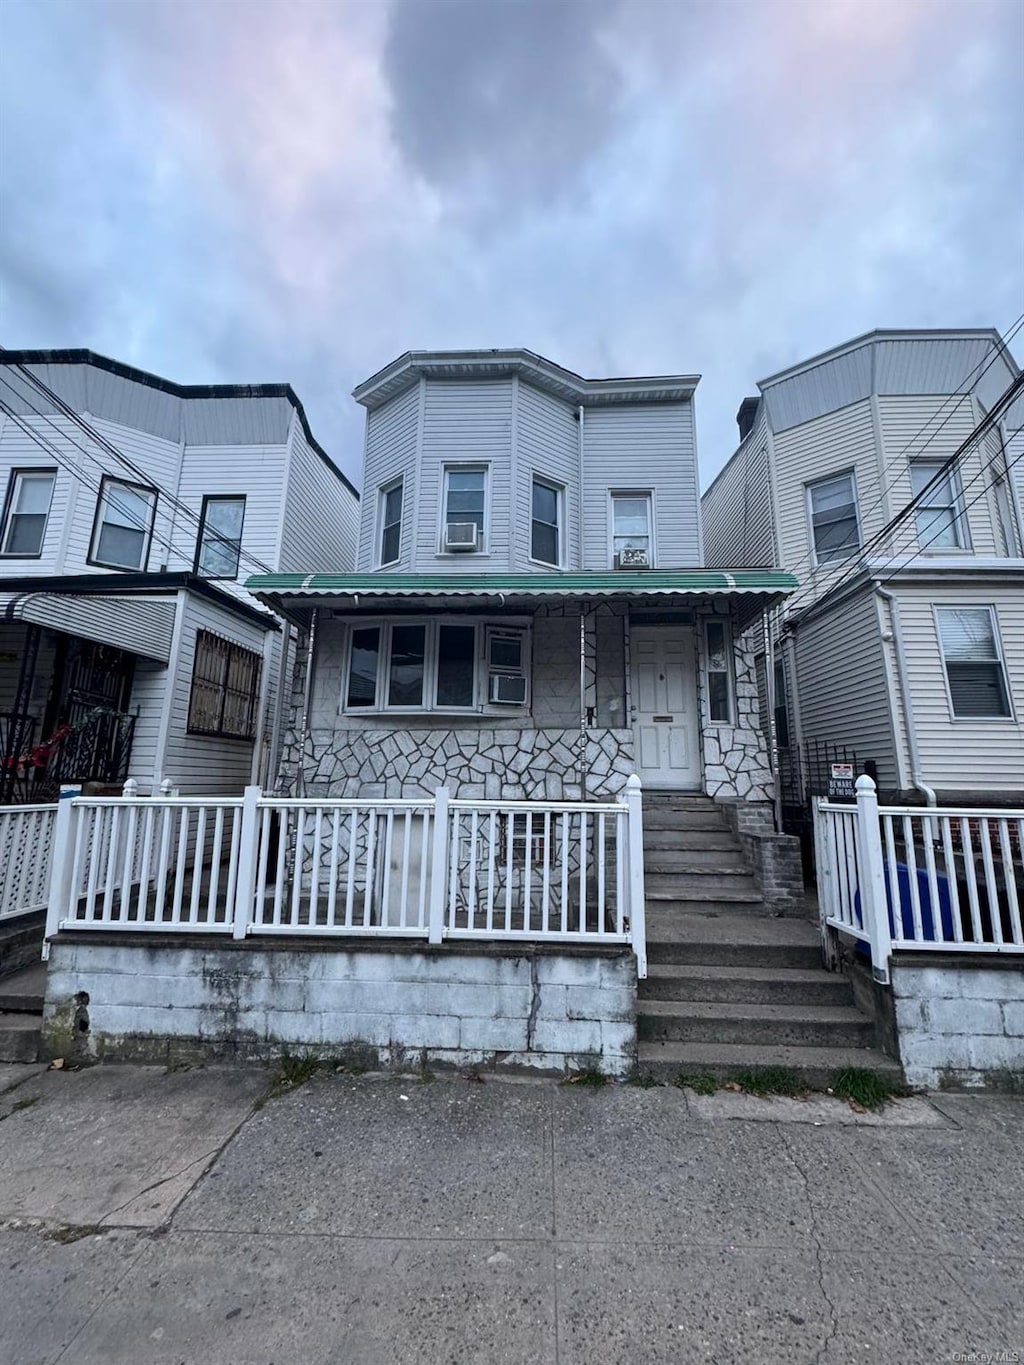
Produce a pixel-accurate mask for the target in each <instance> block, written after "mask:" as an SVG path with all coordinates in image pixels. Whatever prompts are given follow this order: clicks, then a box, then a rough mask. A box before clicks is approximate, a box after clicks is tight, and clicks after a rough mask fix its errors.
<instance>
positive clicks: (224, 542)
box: [196, 497, 245, 578]
mask: <svg viewBox="0 0 1024 1365" xmlns="http://www.w3.org/2000/svg"><path fill="white" fill-rule="evenodd" d="M244 519H245V498H244V497H237V498H229V497H209V498H204V499H203V515H202V520H201V522H200V526H199V545H198V548H197V550H196V573H197V574H199V575H200V576H201V577H202V578H237V576H238V561H239V558H240V557H241V553H242V522H243V520H244Z"/></svg>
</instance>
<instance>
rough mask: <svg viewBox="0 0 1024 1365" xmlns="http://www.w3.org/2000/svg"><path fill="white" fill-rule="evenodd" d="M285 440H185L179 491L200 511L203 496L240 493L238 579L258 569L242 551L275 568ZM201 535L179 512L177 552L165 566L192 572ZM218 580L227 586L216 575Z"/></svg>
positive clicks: (225, 585)
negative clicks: (261, 443) (215, 443)
mask: <svg viewBox="0 0 1024 1365" xmlns="http://www.w3.org/2000/svg"><path fill="white" fill-rule="evenodd" d="M286 470H287V450H286V448H285V446H283V445H278V446H243V445H235V446H192V445H190V446H186V448H185V458H184V460H183V461H182V467H181V484H180V486H179V493H178V497H179V498H180V500H181V501H182V502H183V503H184V504H185V506H186V507H187V508H188V509H189V511H191V512H193V513H194V514H195V516H196V517H197V518H198V517H201V516H202V511H203V498H204V497H232V496H234V497H244V498H245V518H244V520H243V522H242V550H243V551H244V554H243V557H242V560H241V563H240V564H239V568H238V577H239V580H240V581H242V582H244V581H245V579H246V578H248V577H249V576H250V575H251V574H256V573H262V572H264V570H262V569H260V568H259V567H258V566H257V565H256V564H254V563H253V562H252V560H250V559H247V558H246V557H245V556H246V555H252V556H253V557H254V558H255V559H258V560H260V561H261V562H262V563H264V564H266V565H267V566H268V568H271V569H273V568H274V567H275V566H276V565H277V564H278V555H279V551H280V539H281V502H282V499H283V497H284V493H285V479H286ZM198 540H199V525H198V522H197V521H195V520H193V519H192V518H191V517H188V516H186V515H185V514H184V513H181V512H179V513H178V516H177V521H176V525H175V534H174V543H175V548H176V549H177V550H178V551H179V553H178V554H177V555H176V556H175V558H174V559H173V560H172V561H171V563H170V565H169V566H168V567H169V568H170V569H171V571H172V572H174V571H180V570H183V569H184V570H187V571H188V572H190V573H191V571H192V569H193V567H194V565H195V560H196V550H197V546H198ZM218 586H219V587H222V588H226V589H230V586H231V585H230V584H228V583H227V582H225V581H219V582H218Z"/></svg>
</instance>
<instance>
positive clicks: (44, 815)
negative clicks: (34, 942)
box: [0, 805, 57, 922]
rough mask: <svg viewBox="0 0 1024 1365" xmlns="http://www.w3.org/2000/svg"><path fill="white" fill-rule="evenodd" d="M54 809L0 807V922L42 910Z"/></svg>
mask: <svg viewBox="0 0 1024 1365" xmlns="http://www.w3.org/2000/svg"><path fill="white" fill-rule="evenodd" d="M56 817H57V807H56V805H38V806H0V921H3V922H5V921H7V920H12V919H17V918H18V917H19V916H21V915H31V914H34V913H35V912H37V911H39V910H45V909H46V904H47V899H48V894H49V882H50V845H51V841H52V838H53V831H54V826H55V824H56Z"/></svg>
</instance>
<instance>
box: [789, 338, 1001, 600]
mask: <svg viewBox="0 0 1024 1365" xmlns="http://www.w3.org/2000/svg"><path fill="white" fill-rule="evenodd" d="M1022 327H1024V313H1021V315H1020V316H1019V317H1018V318H1017V319H1016V320H1015V321H1014V322H1013V323H1011V325H1010V327H1009V328H1007V331H1006V334H1005V336H1000V338H999V344H998V345H994V346H993V348H992V350H991V351H989V352H988V353H987V354H986V355H985V356H984V357H983V358H982V359H981V360H980V361H978V363H977V364H976V365H975V366H974V367H973V368H972V369H971V370H970V371H969V372H968V373H967V374H966V375H965V376H964V378H963V379H961V381H960V384H959V386H958V388H957V390H956V391H955V392H954V393H951V394H947V395H946V397H945V399H944V400H943V402H942V404H941V405H940V406H939V408H938V409H937V410H936V411H935V412H933V413H932V414H931V416H930V417H929V418H928V420H927V421H926V422H925V424H924V425H923V426H922V427H921V428H919V430H918V431H917V432H915V434H914V435H913V436H911V437H910V439H909V440H908V441H906V442H905V443H904V445H903V446H902V447H901V449H900V450H899V451H897V452H896V454H895V455H893V456H891V457H890V458H889V459H888V460H887V461H886V463H885V465H884V466H883V467H882V472H881V474H880V476H879V482H880V488H879V492H878V496H877V497H876V498H875V501H874V502H873V503H871V504H870V505H869V506H868V507H867V508H865V510H864V511H863V513H860V512H859V509H858V512H859V514H860V515H861V516H862V517H863V518H864V519H865V520H866V519H867V518H868V517H869V516H870V515H871V513H872V512H874V511H875V509H876V508H878V507H881V506H882V504H883V503H884V501H885V499H886V497H887V495H888V494H890V493H891V492H892V484H891V483H889V482H887V481H886V475H887V474H888V473H889V472H890V470H892V469H894V468H895V467H896V465H897V464H898V465H899V467H900V471H901V472H902V469H903V467H904V460H905V457H906V455H907V453H908V452H909V451H910V450H911V449H913V448H915V447H916V452H917V454H919V455H920V454H923V453H924V452H925V451H926V450H927V449H928V447H929V446H930V445H931V444H932V442H933V441H935V440H936V439H937V437H938V436H939V435H940V433H941V432H942V431H943V429H944V428H945V427H946V426H948V424H949V423H950V422H951V421H952V419H953V417H954V416H955V415H956V412H957V410H958V409H959V407H960V399H962V398H966V397H968V396H969V393H970V388H971V386H973V385H976V384H977V383H978V381H979V380H981V379H982V378H983V377H984V375H985V374H987V373H988V371H989V370H990V369H991V367H992V366H993V365H994V364H995V363H996V361H997V360H998V359H1000V357H1001V356H1002V355H1003V354H1004V352H1006V351H1007V346H1008V343H1009V342H1010V341H1012V340H1013V339H1014V337H1015V336H1016V335H1017V333H1018V332H1019V331H1020V330H1021V328H1022ZM947 406H948V407H949V412H948V413H947V414H946V416H945V417H944V418H943V420H942V421H941V422H940V423H939V425H938V426H937V427H936V428H935V430H934V431H933V432H932V433H931V435H930V436H928V439H927V440H926V441H923V443H921V444H920V445H918V442H921V438H922V437H924V435H925V433H926V432H927V431H928V428H929V427H930V426H931V424H932V423H933V422H934V421H935V420H936V419H937V418H938V417H940V416H942V413H943V409H945V408H946V407H947ZM813 558H814V551H813V548H812V547H809V548H808V550H807V551H806V553H805V554H804V555H803V556H802V557H801V558H800V559H798V560H797V562H796V563H795V564H794V565H792V566H791V567H789V568H787V570H786V572H787V573H792V574H796V573H798V572H799V571H800V569H802V568H803V566H804V565H805V564H810V563H811V562H812V560H813ZM804 591H805V590H804V589H800V590H799V591H798V592H797V598H799V597H800V596H801V595H802V593H803V592H804ZM797 598H794V599H792V600H791V601H790V602H788V603H787V604H786V610H787V611H789V610H791V609H792V607H793V605H794V603H795V601H796V600H797Z"/></svg>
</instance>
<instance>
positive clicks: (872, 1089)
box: [830, 1066, 906, 1109]
mask: <svg viewBox="0 0 1024 1365" xmlns="http://www.w3.org/2000/svg"><path fill="white" fill-rule="evenodd" d="M830 1088H831V1090H832V1093H833V1095H836V1096H838V1097H839V1099H841V1100H852V1101H853V1103H854V1104H859V1105H860V1106H861V1107H862V1108H863V1109H881V1108H882V1106H883V1105H884V1104H888V1103H889V1101H890V1100H894V1099H896V1098H898V1096H900V1095H903V1094H905V1093H906V1092H905V1091H904V1090H903V1088H902V1087H901V1086H894V1085H893V1084H892V1083H891V1082H890V1081H888V1080H887V1079H886V1078H885V1077H884V1076H880V1075H879V1074H878V1072H877V1071H868V1070H866V1069H864V1068H862V1067H857V1066H851V1067H847V1068H846V1070H845V1071H837V1072H836V1075H835V1079H834V1080H833V1082H832V1085H831V1087H830Z"/></svg>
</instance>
